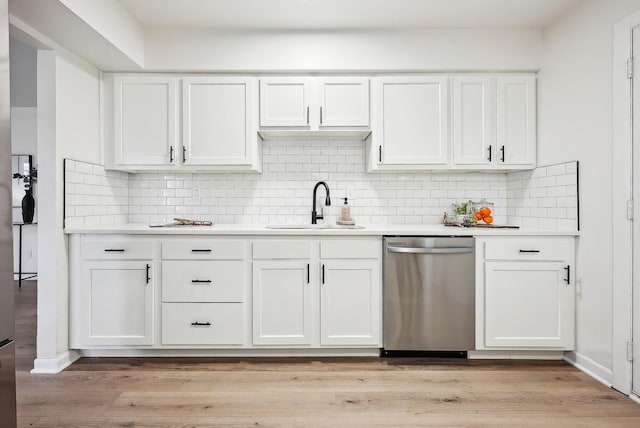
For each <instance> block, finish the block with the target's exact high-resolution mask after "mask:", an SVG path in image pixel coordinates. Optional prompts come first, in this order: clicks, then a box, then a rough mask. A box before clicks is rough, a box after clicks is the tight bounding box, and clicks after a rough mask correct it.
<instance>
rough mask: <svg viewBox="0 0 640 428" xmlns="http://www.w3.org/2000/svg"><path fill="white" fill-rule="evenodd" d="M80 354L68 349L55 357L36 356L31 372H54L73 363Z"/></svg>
mask: <svg viewBox="0 0 640 428" xmlns="http://www.w3.org/2000/svg"><path fill="white" fill-rule="evenodd" d="M78 358H80V354H78V353H77V352H76V351H73V350H69V351H67V352H64V353H62V354H58V356H57V357H56V358H36V359H35V360H34V362H33V369H32V370H31V373H33V374H56V373H60V372H61V371H62V370H64V369H66V368H67V367H69V366H70V365H71V364H73V363H74V362H75V361H76V360H77V359H78Z"/></svg>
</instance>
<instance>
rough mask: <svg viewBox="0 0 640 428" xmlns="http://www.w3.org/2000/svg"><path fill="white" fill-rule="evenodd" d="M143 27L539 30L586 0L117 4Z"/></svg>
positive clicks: (129, 0)
mask: <svg viewBox="0 0 640 428" xmlns="http://www.w3.org/2000/svg"><path fill="white" fill-rule="evenodd" d="M119 1H120V3H121V4H122V6H123V7H124V8H125V9H126V10H127V11H128V12H129V13H130V14H131V15H132V16H133V17H134V18H135V19H136V20H137V21H138V22H139V23H140V24H141V25H142V26H143V27H144V28H145V29H227V30H253V29H260V30H268V29H270V30H328V29H396V28H544V27H545V26H547V25H548V24H549V23H551V22H553V21H554V20H555V19H557V18H558V17H560V16H562V14H563V13H564V12H566V11H567V10H568V9H570V8H571V7H573V6H575V5H576V4H578V3H581V2H584V1H585V0H180V1H176V0H119Z"/></svg>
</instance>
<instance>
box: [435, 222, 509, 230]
mask: <svg viewBox="0 0 640 428" xmlns="http://www.w3.org/2000/svg"><path fill="white" fill-rule="evenodd" d="M445 226H452V227H460V226H462V227H483V228H486V229H520V226H512V225H507V224H464V223H463V224H462V225H457V224H445Z"/></svg>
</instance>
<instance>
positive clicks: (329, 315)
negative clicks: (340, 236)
mask: <svg viewBox="0 0 640 428" xmlns="http://www.w3.org/2000/svg"><path fill="white" fill-rule="evenodd" d="M320 277H321V278H320V282H321V286H320V290H321V291H320V294H321V300H320V319H321V326H320V330H321V331H320V335H321V336H320V337H321V339H320V343H321V345H371V346H380V271H379V262H378V261H355V260H348V261H346V260H345V261H342V260H340V261H323V262H322V266H321V271H320Z"/></svg>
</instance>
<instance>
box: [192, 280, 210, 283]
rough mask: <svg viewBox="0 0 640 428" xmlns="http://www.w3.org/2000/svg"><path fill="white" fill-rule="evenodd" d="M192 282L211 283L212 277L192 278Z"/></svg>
mask: <svg viewBox="0 0 640 428" xmlns="http://www.w3.org/2000/svg"><path fill="white" fill-rule="evenodd" d="M191 282H192V283H193V284H211V280H210V279H192V280H191Z"/></svg>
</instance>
